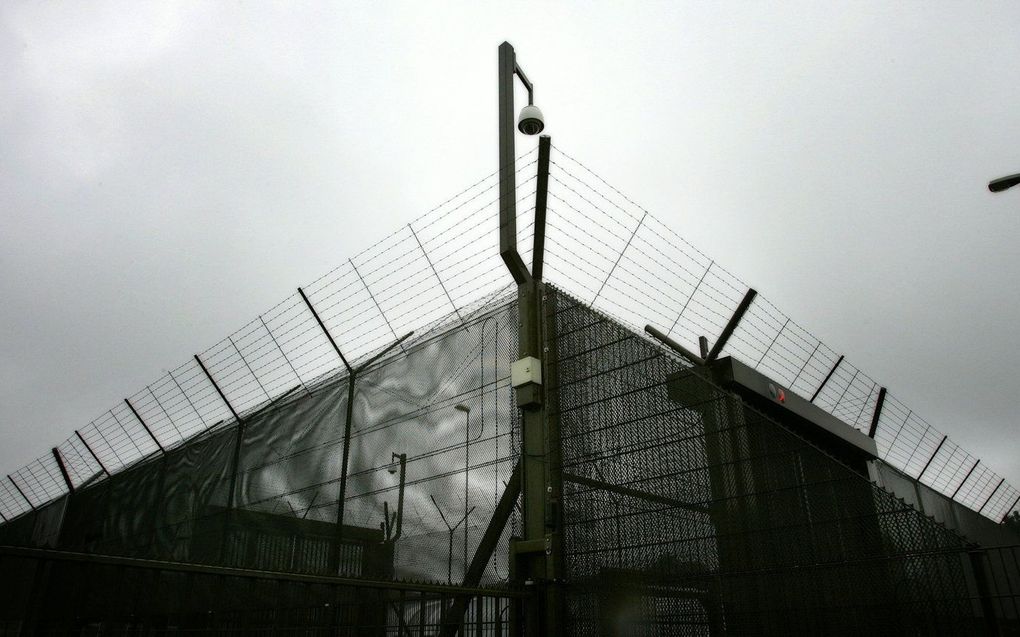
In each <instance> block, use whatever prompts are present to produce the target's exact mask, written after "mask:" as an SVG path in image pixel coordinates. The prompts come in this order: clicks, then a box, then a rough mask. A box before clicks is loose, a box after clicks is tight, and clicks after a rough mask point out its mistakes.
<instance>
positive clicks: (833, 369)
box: [808, 354, 843, 403]
mask: <svg viewBox="0 0 1020 637" xmlns="http://www.w3.org/2000/svg"><path fill="white" fill-rule="evenodd" d="M842 362H843V355H842V354H840V355H839V359H838V360H837V361H836V364H835V365H833V366H832V369H830V370H829V373H828V374H826V375H825V380H823V381H822V384H821V385H819V386H818V389H816V390H815V393H814V394H812V395H811V400H809V401H808V402H809V403H813V402H815V398H818V394H820V393H822V390H823V389H825V385H826V384H827V383H828V382H829V379H830V378H832V375H833V374H835V373H836V370H837V369H838V368H839V364H840V363H842Z"/></svg>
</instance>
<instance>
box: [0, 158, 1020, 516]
mask: <svg viewBox="0 0 1020 637" xmlns="http://www.w3.org/2000/svg"><path fill="white" fill-rule="evenodd" d="M535 152H536V150H535V149H532V150H530V151H528V152H525V153H523V154H522V155H520V156H519V157H518V160H517V165H516V167H515V170H516V173H517V174H518V175H519V176H520V177H519V184H518V198H517V203H518V206H519V208H520V210H522V211H523V214H522V219H521V223H520V224H519V228H518V241H519V243H520V245H521V250H520V251H521V253H522V258H525V260H526V261H527V260H530V257H531V240H532V238H533V236H534V225H533V222H531V221H530V215H531V214H532V211H533V200H534V196H535V190H534V188H535V186H534V182H535V179H536V178H535V174H534V173H535V170H534V168H535V165H536V163H537V159H536V158H535V157H533V155H534V154H535ZM498 174H499V170H496V171H493V172H492V173H490V174H488V175H486V176H485V177H482V178H481V179H479V180H477V181H475V182H474V183H473V184H471V185H470V186H468V187H466V188H464V189H463V190H461V191H459V192H458V193H457V194H455V195H454V196H452V197H450V198H448V199H446V200H445V201H443V202H442V203H440V204H438V205H437V206H435V207H433V208H432V209H430V210H429V211H427V212H426V213H424V214H422V215H421V216H419V217H417V218H416V219H414V220H413V221H411V222H410V223H409V224H407V225H405V226H404V227H402V228H401V229H400V230H398V231H396V232H394V233H392V234H390V235H388V236H386V237H384V238H383V239H382V240H380V241H378V242H376V243H375V244H373V245H371V246H369V247H367V248H365V249H364V250H362V251H360V252H358V253H357V254H355V255H353V256H352V257H350V258H349V259H347V260H346V261H344V262H343V263H341V264H339V265H338V266H337V267H335V268H333V269H332V270H330V271H328V272H326V273H325V274H323V275H322V276H320V277H318V278H317V279H315V280H313V281H312V282H311V283H309V284H308V285H306V286H304V287H303V288H302V290H303V294H304V295H306V296H307V299H308V302H309V303H310V304H311V305H312V307H313V308H314V310H315V312H316V313H317V315H318V319H320V320H321V321H322V326H323V327H324V328H325V330H326V331H327V332H328V336H327V333H324V332H323V327H320V324H319V323H318V320H317V317H316V315H315V314H313V313H312V312H311V311H310V310H309V307H308V306H307V305H306V303H305V301H304V299H303V298H302V296H301V295H299V294H298V293H295V294H293V295H290V296H288V297H287V298H285V299H283V300H281V301H280V302H279V303H277V304H276V305H274V306H272V307H270V308H269V309H267V310H266V311H265V312H263V313H261V314H260V315H258V316H257V317H255V318H254V319H252V320H251V321H249V322H248V323H246V324H245V325H243V326H242V327H241V328H240V329H238V330H236V331H234V332H233V333H231V334H230V335H228V336H227V337H226V338H224V339H223V340H221V341H219V342H217V343H215V344H213V345H212V346H211V347H209V348H207V349H206V350H205V351H203V352H200V353H199V354H198V356H197V358H196V359H189V360H188V361H186V362H185V363H183V364H181V365H179V366H178V367H176V368H174V369H171V370H168V371H167V372H165V373H164V374H163V375H161V376H160V377H159V378H157V379H155V380H154V381H152V382H150V383H149V384H148V385H146V386H145V387H143V388H142V389H140V390H139V391H137V392H135V393H134V394H132V395H130V396H128V397H127V399H126V401H124V402H122V403H119V404H118V405H115V406H114V407H112V408H111V409H109V410H107V412H106V413H104V414H102V415H100V416H99V417H97V418H96V419H94V420H92V421H91V422H89V423H88V424H86V425H85V426H83V427H81V428H80V429H78V430H77V431H76V432H74V433H73V435H71V436H70V437H68V438H67V439H66V440H64V441H63V442H61V443H60V444H58V445H57V446H56V450H57V453H58V454H59V456H60V458H61V459H62V461H63V463H64V464H65V467H66V468H67V471H68V475H69V476H70V478H71V480H72V483H73V484H75V485H76V486H82V485H84V484H86V483H90V482H91V481H94V480H100V479H103V478H104V476H106V475H108V474H109V473H117V472H120V471H123V470H124V469H125V468H128V467H131V466H133V465H135V464H137V463H139V462H142V461H144V460H145V459H147V458H150V457H153V456H154V455H157V454H160V453H161V451H160V450H161V449H165V450H171V449H175V448H176V447H179V446H181V445H184V444H187V443H189V442H190V441H192V440H195V439H196V438H198V437H201V436H204V435H210V432H214V431H217V430H218V429H220V428H224V427H227V426H229V425H230V424H231V423H232V422H233V421H234V416H233V413H234V412H236V413H237V414H239V415H240V416H241V417H242V418H244V417H245V416H246V415H248V414H252V413H255V412H257V411H259V410H261V409H264V408H266V407H267V406H269V405H271V404H273V403H274V402H275V401H279V400H281V399H285V398H286V397H289V396H292V395H294V393H295V392H307V393H309V394H311V393H313V392H315V391H317V388H321V387H322V386H323V385H324V384H325V383H327V382H329V381H330V380H331V379H333V380H335V379H336V378H338V377H341V376H343V375H345V374H346V370H345V369H344V368H343V366H342V364H341V361H340V360H339V359H338V357H337V356H336V351H335V350H334V349H333V346H332V345H331V343H330V338H332V339H333V341H334V342H335V343H336V345H337V347H339V348H340V350H341V351H342V352H343V353H344V356H345V357H346V358H347V359H348V360H349V361H351V362H352V364H356V361H361V360H367V359H368V358H369V357H370V356H372V355H374V353H376V352H378V351H380V350H381V348H383V347H385V346H387V345H388V344H389V343H391V342H392V341H393V340H394V338H396V337H397V336H399V335H401V334H404V333H407V332H408V331H411V330H415V334H416V335H415V337H414V338H413V339H412V340H411V341H408V342H407V343H406V345H407V346H410V345H412V344H413V343H414V342H417V341H418V340H419V339H421V338H427V335H429V334H435V333H436V330H439V329H454V328H456V327H457V326H458V325H461V326H466V321H467V320H468V319H469V317H470V316H471V313H472V312H473V311H478V309H479V308H482V307H485V306H486V304H487V303H490V302H492V301H493V299H496V298H500V297H501V295H506V294H507V293H508V291H511V290H512V284H511V282H510V279H509V277H508V276H507V273H506V271H505V267H504V266H503V263H502V261H501V259H500V257H499V250H498V243H497V236H498V227H499V223H498V211H499V197H498V193H497V192H496V191H497V188H498V185H499V180H498ZM549 178H550V179H549V205H548V206H547V215H548V216H547V220H546V246H547V250H546V254H545V268H546V271H547V272H548V277H549V279H550V280H551V281H554V282H555V283H556V284H557V285H558V286H559V287H561V288H562V289H563V290H564V291H566V292H568V293H570V294H572V295H574V296H576V297H578V298H580V299H582V300H583V301H585V302H587V303H588V304H589V305H590V306H591V307H592V308H594V309H596V310H600V311H602V312H604V313H605V314H606V315H608V316H611V317H612V318H613V320H616V321H618V322H621V323H623V324H625V325H627V326H629V327H631V328H633V329H636V331H638V332H640V329H638V328H639V327H640V326H643V325H644V324H646V323H652V324H654V325H656V326H657V327H660V328H661V329H663V331H664V332H666V333H667V334H669V335H670V336H671V337H673V338H675V339H677V340H679V341H682V342H687V343H696V342H697V339H698V337H700V336H707V337H709V338H712V337H715V336H717V335H718V334H719V333H720V332H721V331H722V330H723V327H724V326H725V325H726V323H727V321H728V320H729V318H730V317H731V316H732V314H733V312H734V310H735V308H736V307H737V305H738V304H739V303H740V301H741V299H742V298H743V296H744V294H745V293H746V292H747V290H748V289H749V286H748V285H747V284H746V283H744V282H743V281H742V280H740V279H739V278H738V277H736V276H735V275H734V274H732V273H730V272H729V271H727V270H726V269H725V268H724V267H723V266H722V265H721V264H720V263H719V262H718V261H716V260H715V259H712V258H710V257H709V256H708V255H706V254H704V253H703V252H701V251H700V250H698V249H697V248H696V247H694V246H693V245H691V244H690V243H689V242H688V241H687V240H686V239H684V238H683V237H682V236H680V235H679V234H677V233H676V232H675V231H674V230H673V229H672V228H671V227H670V226H669V225H668V224H666V223H664V222H663V221H662V220H660V219H658V218H657V217H656V216H655V215H653V214H651V213H650V212H649V211H648V210H646V209H645V208H643V207H641V206H640V205H638V204H637V203H635V201H634V200H632V199H631V198H629V197H628V196H627V195H625V194H623V193H622V192H621V191H619V190H618V189H616V188H615V187H614V186H612V185H611V184H610V183H609V182H607V181H606V180H605V179H603V178H602V177H600V176H599V175H598V174H597V173H595V172H594V171H593V170H591V169H589V168H588V167H587V166H585V165H584V164H583V163H581V162H580V161H578V160H577V159H575V158H574V157H573V156H571V155H569V154H568V153H566V152H563V150H561V149H560V148H559V147H555V149H554V153H553V155H552V159H551V161H550V175H549ZM724 353H725V354H729V355H732V356H735V357H737V358H739V359H740V360H742V361H743V362H745V363H747V364H749V365H752V366H754V367H755V368H757V369H759V370H761V371H762V372H763V373H766V374H767V375H769V376H770V377H772V378H774V379H775V380H776V381H778V382H780V383H785V384H787V385H788V387H789V388H790V390H791V391H794V392H796V393H798V394H800V395H801V396H804V397H805V398H810V399H812V402H814V404H816V405H817V406H819V407H820V408H822V409H824V410H826V411H828V412H829V413H831V414H833V415H834V416H836V417H838V418H840V419H841V420H843V421H844V422H846V423H847V424H848V425H849V426H851V427H853V428H855V429H857V430H858V431H862V432H867V430H868V428H869V426H870V424H871V420H872V416H873V414H874V411H875V408H876V402H877V396H878V393H879V392H878V390H879V383H877V382H876V381H875V380H874V379H872V378H870V377H869V376H868V375H867V374H866V373H864V372H863V371H862V370H860V369H858V368H857V367H855V366H853V365H852V364H851V363H850V362H849V361H847V360H846V359H845V358H844V357H842V356H840V355H839V354H838V353H837V352H836V351H835V350H833V349H832V348H830V347H828V346H827V345H826V344H825V343H824V342H823V341H822V340H821V339H819V338H818V337H816V336H814V335H813V334H812V333H811V332H810V331H808V330H807V329H805V328H804V327H802V326H801V325H799V324H798V323H796V322H795V321H793V320H792V319H791V318H790V317H788V316H786V315H785V314H784V313H783V312H782V311H781V310H779V308H777V307H776V306H775V305H774V304H772V303H771V302H770V301H769V300H768V299H767V298H764V297H763V296H761V295H758V296H757V297H756V298H755V301H754V302H753V303H752V305H751V307H750V309H749V311H748V312H747V313H746V314H745V315H744V317H743V319H742V320H741V322H740V324H739V326H738V328H737V329H736V331H735V332H734V333H733V335H732V337H731V338H730V340H729V341H728V343H727V345H726V347H725V349H724ZM199 361H201V363H200V362H199ZM203 365H204V367H205V370H206V371H203V368H202V366H203ZM206 372H208V375H207V374H206ZM220 392H222V395H221V393H220ZM419 408H420V409H421V410H422V412H421V413H427V412H428V410H429V409H430V406H429V404H428V403H427V401H426V402H422V403H420V404H419ZM378 426H388V425H386V424H385V423H378ZM504 434H507V432H504ZM507 435H508V434H507ZM335 442H336V441H334V443H335ZM875 442H876V444H877V446H878V450H879V455H880V457H881V458H883V459H884V460H885V461H886V462H888V463H889V464H891V465H892V466H894V467H896V468H897V469H899V470H901V471H903V472H904V473H906V474H907V475H909V476H911V477H913V478H915V479H917V480H919V481H920V482H922V483H923V484H926V485H928V486H930V487H931V488H932V489H934V490H936V491H938V492H940V493H942V494H944V495H946V496H949V497H952V498H954V499H955V500H956V501H958V502H961V503H963V504H964V505H966V506H968V507H970V508H972V509H974V510H976V511H978V512H980V513H982V514H983V515H985V516H987V517H989V518H991V519H993V520H996V521H999V520H1002V519H1004V518H1005V516H1006V515H1008V514H1009V512H1010V511H1011V510H1014V509H1015V508H1016V506H1017V500H1018V499H1020V491H1017V490H1016V489H1015V488H1014V487H1013V486H1012V485H1009V484H1008V483H1005V481H1004V480H1002V478H1001V477H1000V476H998V475H997V474H996V473H995V472H994V471H992V470H991V469H990V468H988V467H986V466H984V465H983V464H981V463H980V461H979V460H978V459H977V458H975V457H974V456H972V455H971V454H969V453H967V452H966V451H964V450H963V449H962V448H960V447H959V446H958V445H956V444H955V443H954V442H952V441H950V440H948V438H947V437H946V436H945V434H943V433H941V432H940V431H938V430H937V429H935V428H934V427H932V426H931V425H930V424H929V423H927V422H926V421H924V420H923V419H921V418H920V417H919V416H918V415H917V414H916V412H915V411H914V410H912V409H909V408H907V407H906V405H904V404H903V403H902V402H901V401H899V400H898V399H897V398H896V397H895V396H894V395H892V393H889V394H888V395H887V396H886V398H885V402H884V407H883V410H882V412H881V415H880V418H879V419H878V423H877V430H876V434H875ZM506 448H507V449H509V444H507V446H506ZM3 483H4V484H3V487H2V488H0V514H2V515H3V517H4V518H5V519H7V520H10V519H13V518H16V517H18V516H19V515H21V514H23V513H25V512H28V511H31V510H33V509H34V508H37V507H40V506H42V505H43V504H45V503H46V502H49V501H51V500H53V499H55V498H58V497H60V496H61V495H63V494H64V493H66V492H67V487H66V485H65V483H64V480H63V477H62V475H61V472H60V468H59V466H58V464H57V459H56V457H55V456H54V455H53V454H52V453H49V454H44V455H43V456H41V457H40V458H38V459H36V460H34V461H32V462H30V463H28V464H27V465H25V466H24V467H22V468H21V469H19V470H17V471H15V472H13V473H11V474H10V476H9V477H8V478H6V479H5V480H3ZM309 488H311V487H309ZM324 506H328V505H327V504H323V503H319V504H315V505H310V508H315V507H324Z"/></svg>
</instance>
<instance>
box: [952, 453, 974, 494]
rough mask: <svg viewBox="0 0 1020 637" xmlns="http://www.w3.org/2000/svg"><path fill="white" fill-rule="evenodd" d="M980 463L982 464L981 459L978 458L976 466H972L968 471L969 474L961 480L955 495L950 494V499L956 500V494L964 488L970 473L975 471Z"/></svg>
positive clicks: (954, 492)
mask: <svg viewBox="0 0 1020 637" xmlns="http://www.w3.org/2000/svg"><path fill="white" fill-rule="evenodd" d="M979 464H981V460H980V459H978V461H977V462H975V463H974V466H972V467H971V468H970V471H968V472H967V475H965V476H963V480H962V481H960V484H959V485H957V487H956V491H953V495H951V496H949V499H950V500H955V499H956V494H957V493H959V492H960V489H962V488H963V485H965V484H967V479H968V478H970V474H972V473H974V469H977V466H978V465H979Z"/></svg>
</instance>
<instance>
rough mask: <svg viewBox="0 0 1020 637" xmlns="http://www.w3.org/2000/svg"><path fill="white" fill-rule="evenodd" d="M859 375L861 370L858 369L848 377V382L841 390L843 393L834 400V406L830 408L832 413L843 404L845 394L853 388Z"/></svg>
mask: <svg viewBox="0 0 1020 637" xmlns="http://www.w3.org/2000/svg"><path fill="white" fill-rule="evenodd" d="M860 373H861V370H859V369H858V370H857V371H855V372H854V375H853V376H851V377H850V382H849V383H847V384H846V387H844V388H843V393H842V394H840V395H839V398H838V399H837V400H836V404H835V405H833V406H832V411H833V412H835V411H836V407H839V404H840V403H841V402H843V397H844V396H846V393H847V392H848V391H850V388H851V387H853V385H854V381H855V380H857V375H858V374H860Z"/></svg>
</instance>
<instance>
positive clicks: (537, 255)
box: [531, 135, 552, 281]
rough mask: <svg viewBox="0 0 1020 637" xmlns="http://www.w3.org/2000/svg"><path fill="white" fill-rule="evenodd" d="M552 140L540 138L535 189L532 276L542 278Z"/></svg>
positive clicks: (537, 278)
mask: <svg viewBox="0 0 1020 637" xmlns="http://www.w3.org/2000/svg"><path fill="white" fill-rule="evenodd" d="M551 142H552V140H551V139H550V137H549V136H548V135H542V136H541V137H539V138H538V182H537V183H538V185H537V190H535V237H534V243H533V248H532V250H531V276H532V277H533V278H534V279H535V280H536V281H541V280H542V270H543V268H544V266H545V213H546V202H547V201H548V196H549V147H550V145H551Z"/></svg>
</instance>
